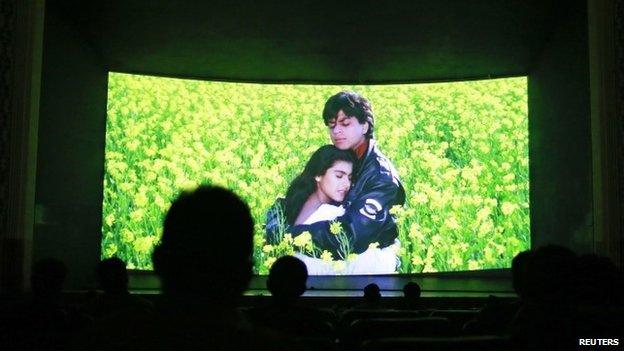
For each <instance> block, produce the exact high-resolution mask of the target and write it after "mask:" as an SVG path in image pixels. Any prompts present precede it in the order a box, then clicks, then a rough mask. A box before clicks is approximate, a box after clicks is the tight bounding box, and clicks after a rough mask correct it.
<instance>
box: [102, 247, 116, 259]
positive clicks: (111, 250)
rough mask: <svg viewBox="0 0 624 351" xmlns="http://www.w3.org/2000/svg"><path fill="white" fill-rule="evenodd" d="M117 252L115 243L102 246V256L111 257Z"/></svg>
mask: <svg viewBox="0 0 624 351" xmlns="http://www.w3.org/2000/svg"><path fill="white" fill-rule="evenodd" d="M116 253H117V245H115V244H108V245H106V247H105V248H104V257H113V256H114V255H115V254H116Z"/></svg>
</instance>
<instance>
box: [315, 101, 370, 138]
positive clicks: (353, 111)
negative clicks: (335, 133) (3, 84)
mask: <svg viewBox="0 0 624 351" xmlns="http://www.w3.org/2000/svg"><path fill="white" fill-rule="evenodd" d="M340 110H342V112H343V113H344V114H345V115H347V116H348V117H355V118H357V120H358V122H360V124H363V123H368V131H367V132H366V135H365V136H366V138H367V139H372V138H373V127H374V125H375V116H374V115H373V108H372V106H371V103H370V101H368V99H366V98H365V97H363V96H362V95H360V94H358V93H356V92H353V91H341V92H339V93H338V94H336V95H334V96H332V97H330V98H329V99H328V100H327V102H326V103H325V108H324V109H323V121H324V122H325V125H329V122H330V121H332V120H334V119H336V115H337V114H338V112H340Z"/></svg>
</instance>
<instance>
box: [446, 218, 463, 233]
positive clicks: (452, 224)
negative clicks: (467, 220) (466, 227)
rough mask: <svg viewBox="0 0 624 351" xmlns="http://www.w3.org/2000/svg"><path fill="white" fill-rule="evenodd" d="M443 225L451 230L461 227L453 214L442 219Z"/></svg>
mask: <svg viewBox="0 0 624 351" xmlns="http://www.w3.org/2000/svg"><path fill="white" fill-rule="evenodd" d="M444 225H445V226H446V227H447V228H449V229H451V230H457V229H459V228H461V226H460V225H459V223H458V222H457V219H456V218H455V217H454V216H451V217H449V218H447V219H446V220H445V221H444Z"/></svg>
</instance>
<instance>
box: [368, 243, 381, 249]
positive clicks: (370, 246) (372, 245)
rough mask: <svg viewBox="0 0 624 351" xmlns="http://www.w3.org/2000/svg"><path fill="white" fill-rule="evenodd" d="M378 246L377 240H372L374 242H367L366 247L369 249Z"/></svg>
mask: <svg viewBox="0 0 624 351" xmlns="http://www.w3.org/2000/svg"><path fill="white" fill-rule="evenodd" d="M378 247H379V243H378V242H374V243H370V244H368V248H369V249H376V248H378Z"/></svg>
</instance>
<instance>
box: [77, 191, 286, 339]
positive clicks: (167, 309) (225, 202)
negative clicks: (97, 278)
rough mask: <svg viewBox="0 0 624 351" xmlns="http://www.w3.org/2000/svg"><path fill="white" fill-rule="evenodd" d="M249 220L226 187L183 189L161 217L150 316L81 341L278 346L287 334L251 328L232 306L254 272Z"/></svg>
mask: <svg viewBox="0 0 624 351" xmlns="http://www.w3.org/2000/svg"><path fill="white" fill-rule="evenodd" d="M253 228H254V224H253V220H252V217H251V214H250V211H249V208H248V207H247V205H246V204H245V203H244V202H243V201H242V200H241V199H240V198H239V197H238V196H236V195H235V194H234V193H232V192H231V191H229V190H226V189H223V188H220V187H214V186H201V187H199V188H198V189H197V190H195V191H193V192H190V193H183V194H182V195H180V196H179V197H178V198H177V199H176V200H175V201H174V202H173V204H172V205H171V207H170V209H169V211H168V212H167V214H166V216H165V220H164V227H163V235H162V238H161V241H160V244H159V245H158V246H157V247H156V248H155V249H154V252H153V255H152V259H153V263H154V271H155V272H156V275H158V277H159V278H160V280H161V289H162V295H161V298H160V299H159V300H158V301H156V303H155V306H154V313H153V314H152V315H151V316H149V317H145V316H141V317H135V318H133V319H129V318H126V319H124V320H117V321H116V323H108V324H100V325H99V326H98V327H99V328H97V329H95V330H93V331H92V333H91V334H90V335H85V336H83V338H82V339H81V340H79V342H77V343H76V345H75V347H76V348H81V349H85V348H88V349H100V350H103V349H106V350H108V349H128V350H172V349H176V350H185V349H211V350H280V349H293V346H294V345H295V344H293V343H292V342H290V339H287V338H284V337H282V336H279V335H276V334H274V333H270V332H266V331H264V330H259V329H257V328H253V327H252V326H251V325H250V324H249V323H248V322H246V320H245V319H244V318H243V317H242V315H241V314H240V313H238V312H237V309H236V306H237V303H238V300H239V298H240V297H241V295H242V293H243V291H244V289H245V288H246V287H247V284H248V282H249V279H250V277H251V273H252V261H251V257H252V236H253Z"/></svg>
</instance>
